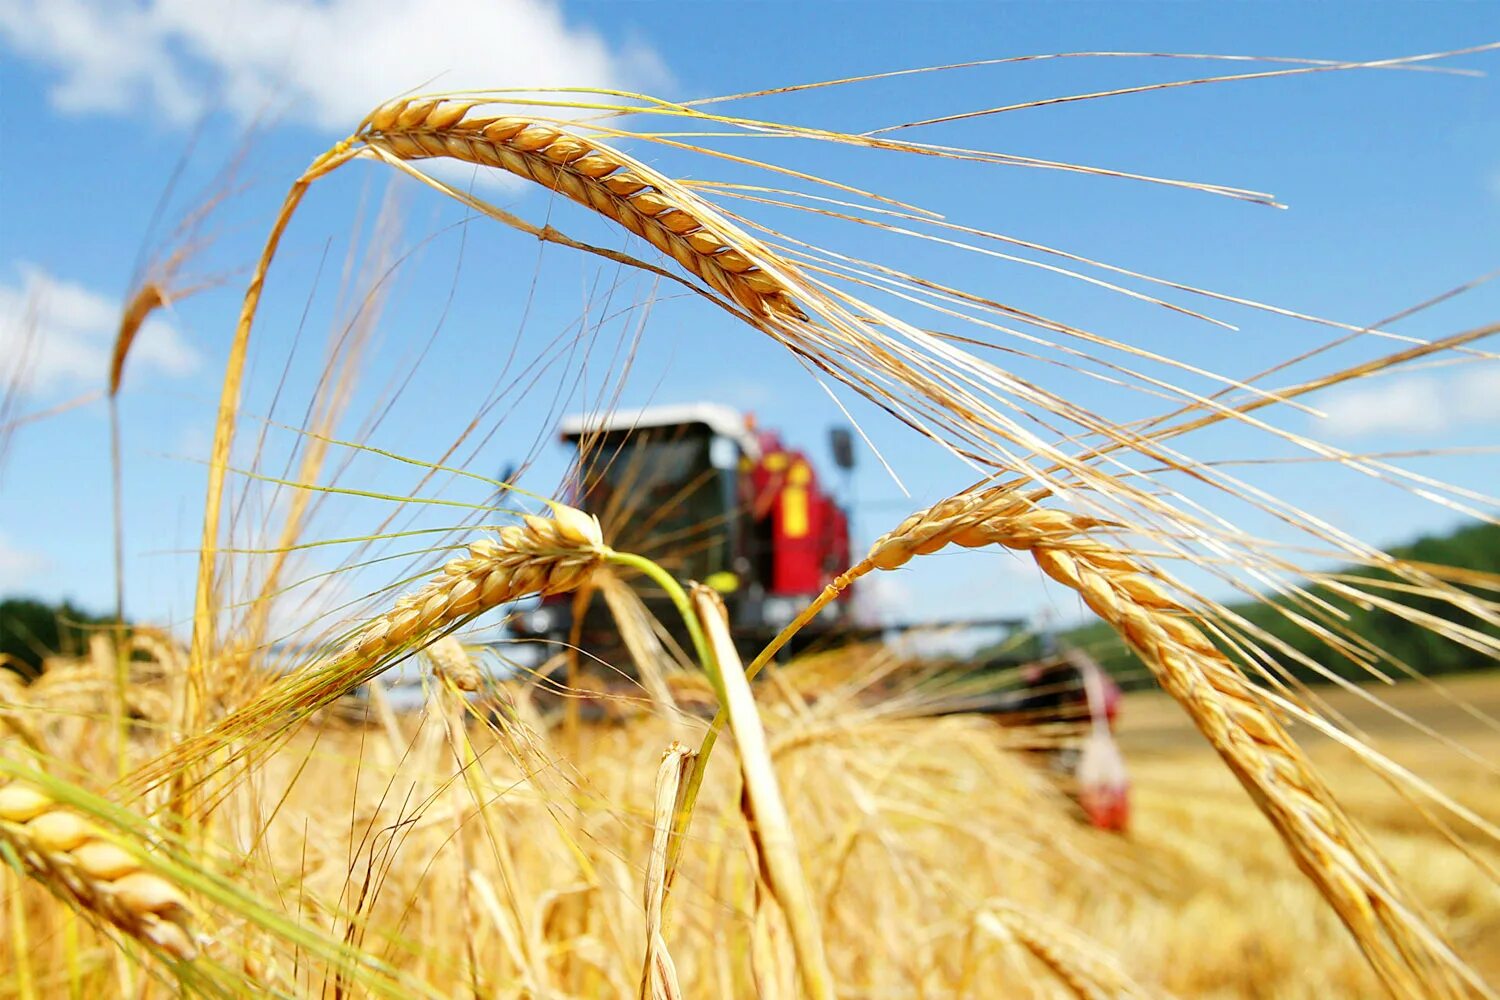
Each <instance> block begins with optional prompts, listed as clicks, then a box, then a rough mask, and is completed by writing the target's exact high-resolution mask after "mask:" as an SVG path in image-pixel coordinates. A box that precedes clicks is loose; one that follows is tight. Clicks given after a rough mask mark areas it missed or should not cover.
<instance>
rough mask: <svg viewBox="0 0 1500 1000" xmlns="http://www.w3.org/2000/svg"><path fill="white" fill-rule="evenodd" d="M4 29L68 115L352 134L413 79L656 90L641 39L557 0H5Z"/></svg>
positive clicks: (429, 86) (428, 85)
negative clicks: (209, 112) (582, 18)
mask: <svg viewBox="0 0 1500 1000" xmlns="http://www.w3.org/2000/svg"><path fill="white" fill-rule="evenodd" d="M0 36H3V37H4V38H5V39H7V40H8V41H9V44H10V45H11V47H12V48H14V49H15V50H16V51H18V52H20V53H22V54H23V55H25V56H28V57H30V58H32V59H34V60H36V61H38V62H42V63H46V64H49V65H50V66H52V67H53V68H54V69H55V70H56V71H57V73H58V78H57V80H56V82H55V84H54V86H53V88H52V91H51V99H52V101H53V103H54V104H55V105H56V106H57V107H58V108H60V109H62V110H65V111H70V112H89V111H108V112H126V111H130V110H132V109H134V108H136V107H138V106H140V105H145V106H146V107H148V108H149V109H150V111H151V112H153V113H155V114H160V115H163V116H165V117H166V118H168V119H170V120H171V121H174V122H177V123H182V122H185V121H188V120H190V119H192V118H193V117H194V116H195V115H197V114H200V113H201V112H202V111H203V110H205V109H206V108H208V107H210V106H212V105H213V104H221V105H222V106H224V107H226V108H228V109H229V110H230V111H232V112H234V113H235V114H236V115H238V116H239V117H240V118H242V119H250V118H254V117H256V116H259V115H263V114H266V113H272V114H280V115H284V116H285V118H286V119H287V120H292V121H297V122H299V123H302V124H306V125H311V126H314V127H317V128H323V129H328V130H333V131H349V130H352V129H353V127H354V125H355V124H356V123H357V122H358V121H359V120H360V119H361V118H362V117H363V116H364V115H365V114H366V113H367V112H368V111H369V110H370V109H371V108H372V107H374V106H375V105H376V104H378V103H379V102H381V101H383V100H386V99H388V98H390V97H393V96H395V95H397V94H399V93H401V92H403V91H406V90H409V89H412V88H421V89H424V90H434V89H440V90H460V89H479V88H494V87H515V86H532V87H551V86H613V87H620V86H627V87H628V86H629V85H631V84H635V85H637V87H641V86H649V85H652V84H654V83H658V82H660V81H661V80H662V79H663V78H664V77H665V71H664V70H663V68H662V65H661V63H660V61H659V60H658V59H657V57H656V56H655V55H654V54H653V53H652V52H651V51H650V50H649V49H648V48H646V47H644V46H642V45H640V44H628V43H627V44H618V43H615V42H614V41H612V40H606V39H605V38H603V37H602V36H601V35H599V34H598V33H597V32H594V31H591V30H588V29H586V28H581V27H578V26H574V25H569V24H568V23H567V22H566V20H565V19H564V17H563V14H562V11H561V9H560V7H559V6H558V4H557V3H556V2H554V0H323V2H315V0H259V2H256V3H244V4H232V5H231V4H223V3H204V2H201V0H147V2H145V3H143V4H135V3H120V2H118V0H0Z"/></svg>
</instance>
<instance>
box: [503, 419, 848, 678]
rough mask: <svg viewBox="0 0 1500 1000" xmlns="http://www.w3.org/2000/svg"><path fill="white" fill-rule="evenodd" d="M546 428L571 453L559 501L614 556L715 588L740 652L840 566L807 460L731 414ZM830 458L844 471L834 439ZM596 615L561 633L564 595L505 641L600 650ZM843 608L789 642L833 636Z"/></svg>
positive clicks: (593, 608)
mask: <svg viewBox="0 0 1500 1000" xmlns="http://www.w3.org/2000/svg"><path fill="white" fill-rule="evenodd" d="M559 431H560V436H561V438H562V440H563V441H564V442H565V443H567V444H569V445H572V446H573V447H574V449H575V455H574V460H573V465H572V468H571V471H570V473H569V477H568V482H567V487H566V494H567V497H568V499H569V502H571V503H574V504H575V505H577V506H580V507H582V508H583V509H584V510H587V511H588V512H589V513H591V514H595V515H597V516H598V517H599V519H600V521H601V522H602V523H603V525H604V529H605V537H606V538H607V539H609V541H610V544H612V545H613V546H614V547H616V548H618V549H620V550H622V551H628V552H635V553H638V554H640V555H644V556H647V557H648V558H651V559H653V560H655V561H656V562H658V563H660V564H661V565H662V566H663V567H664V568H666V569H667V570H668V571H669V572H671V573H672V574H673V575H674V576H675V577H677V578H678V579H682V580H687V579H692V580H697V581H699V582H701V583H704V584H706V585H707V586H710V587H712V588H714V589H715V590H717V591H718V592H719V593H720V594H721V595H722V596H723V598H724V602H725V605H726V606H727V607H728V609H729V613H730V621H731V625H732V628H733V631H734V633H735V636H736V639H737V641H739V642H740V644H741V645H742V646H743V647H744V648H745V649H746V650H747V651H751V652H753V651H755V650H758V649H759V648H760V647H761V646H762V645H764V644H765V643H766V642H768V641H769V640H770V639H771V638H772V637H773V636H774V635H775V634H776V633H777V632H778V631H779V630H780V629H781V628H782V627H783V626H784V625H786V624H787V623H788V622H790V621H791V620H792V618H793V617H794V616H795V615H796V614H797V612H798V611H800V610H801V609H802V608H803V607H804V606H805V605H806V604H807V603H809V602H810V601H811V600H812V599H813V597H815V596H816V595H817V594H818V592H819V591H821V590H822V589H823V587H824V586H825V585H826V584H827V583H828V582H829V581H830V580H831V579H832V578H833V576H834V575H836V574H837V573H839V572H840V571H842V570H843V569H844V568H845V567H847V566H848V564H849V555H850V547H849V519H848V514H847V512H846V511H845V509H844V508H843V507H841V506H840V505H839V504H838V503H837V502H836V501H835V500H834V498H833V497H832V496H830V495H829V494H828V492H827V491H826V490H825V489H824V487H823V485H822V483H821V482H820V480H819V477H818V475H817V473H816V472H815V470H814V468H813V464H812V462H811V461H810V460H809V459H808V457H807V456H806V455H805V454H804V453H803V452H801V451H799V450H797V449H794V448H789V447H787V446H786V445H785V444H784V443H783V442H782V440H781V438H780V436H779V435H778V434H777V433H776V432H774V431H770V430H764V429H759V428H757V427H756V426H755V423H754V420H753V419H752V418H750V417H749V416H747V415H746V414H743V413H740V412H739V411H737V410H735V409H733V408H731V407H728V406H724V405H722V404H718V403H708V402H703V403H691V404H686V405H676V406H654V407H648V408H646V409H640V410H632V411H615V412H613V413H610V414H607V415H587V416H573V417H568V418H565V419H564V420H563V421H562V423H561V425H560V427H559ZM834 453H835V458H836V462H837V464H838V465H839V466H840V467H841V468H845V469H847V468H849V467H851V466H852V463H853V448H852V445H851V444H850V442H849V441H848V440H847V438H844V439H840V438H839V436H838V435H837V434H836V435H835V440H834ZM633 583H634V585H635V586H636V588H637V591H638V593H639V594H640V596H641V597H642V598H643V599H644V600H645V602H646V605H647V607H648V608H649V609H650V610H652V611H653V612H654V613H655V614H656V617H657V619H658V620H659V621H661V622H662V623H663V625H665V626H666V627H667V628H668V629H669V630H671V631H674V632H675V631H676V630H677V625H678V623H677V621H676V617H677V616H676V614H675V612H673V611H672V609H671V608H670V606H669V605H668V604H667V601H666V597H665V595H663V594H661V593H659V592H656V591H654V590H653V589H651V588H649V586H648V584H647V583H646V581H644V580H636V581H633ZM602 604H603V602H601V601H594V602H591V603H590V605H589V610H588V611H587V612H586V614H585V617H584V620H583V621H582V622H575V621H574V618H573V615H574V606H575V605H574V600H573V598H571V597H569V596H559V597H556V598H551V599H548V600H544V601H543V602H541V603H540V604H539V605H537V606H536V607H535V608H534V609H532V610H530V611H527V612H522V613H521V614H519V615H517V616H516V618H515V619H514V620H513V623H512V630H513V631H514V632H515V633H516V634H517V635H518V636H520V637H522V638H531V639H542V640H547V641H551V642H567V641H570V640H572V639H574V638H575V637H576V641H578V642H579V644H580V645H581V646H582V647H583V648H585V649H587V650H590V651H595V652H598V651H602V650H612V649H613V648H614V645H615V644H614V642H613V639H612V634H613V631H614V630H613V628H612V623H611V622H610V620H609V614H608V611H607V609H606V608H604V607H602ZM848 609H849V604H848V601H847V599H841V600H839V601H836V602H834V603H833V604H831V605H830V606H829V607H828V608H826V609H825V610H824V613H823V614H822V615H820V616H819V618H818V620H816V621H814V622H812V623H810V624H809V625H808V626H807V628H806V629H805V630H804V636H803V638H802V641H803V642H806V641H809V640H812V639H815V638H816V637H818V636H820V635H827V634H828V633H829V632H831V631H834V630H837V629H840V628H841V627H843V626H844V625H845V624H846V623H847V619H848V617H849V615H848Z"/></svg>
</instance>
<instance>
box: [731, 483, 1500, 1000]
mask: <svg viewBox="0 0 1500 1000" xmlns="http://www.w3.org/2000/svg"><path fill="white" fill-rule="evenodd" d="M1100 525H1101V522H1100V521H1099V520H1098V519H1096V518H1092V517H1087V516H1082V515H1077V514H1072V513H1069V512H1067V511H1062V510H1053V509H1046V508H1042V507H1038V506H1037V505H1036V504H1035V502H1034V501H1033V500H1031V499H1029V498H1027V497H1025V496H1023V495H1021V494H1019V493H1017V492H1016V491H1014V490H1012V489H1010V488H1007V487H998V488H992V489H988V490H978V491H972V492H968V493H964V494H960V495H958V496H955V497H950V498H949V499H947V500H944V501H941V502H940V503H938V504H936V505H934V506H933V507H930V508H928V509H926V510H923V511H919V512H917V513H915V514H913V515H911V516H910V517H908V518H906V520H904V521H903V522H902V523H901V524H900V525H899V526H898V527H897V528H896V529H895V530H894V531H891V532H888V533H887V534H885V535H883V536H881V537H880V538H879V539H877V540H876V542H875V544H874V545H873V546H871V548H870V552H869V554H868V555H867V556H866V557H865V559H864V560H863V561H861V562H860V563H858V564H857V565H855V566H853V567H851V568H850V569H849V570H847V571H846V572H845V573H843V574H842V575H840V576H839V577H838V578H837V579H836V580H835V581H834V582H833V583H832V584H830V585H829V586H828V588H827V589H826V590H825V591H824V593H823V594H822V595H820V597H819V599H818V600H817V601H815V602H814V603H813V605H812V606H810V607H809V608H808V609H807V610H806V611H805V612H804V614H803V615H800V616H799V618H798V621H799V622H805V621H806V620H809V619H810V617H811V615H813V614H816V613H817V611H818V610H819V609H821V607H822V606H824V605H825V604H826V603H827V602H828V601H829V600H831V599H832V598H833V597H834V596H835V595H837V593H838V592H840V591H841V590H843V589H844V588H845V587H847V586H848V585H849V584H850V583H851V582H853V581H854V580H856V579H858V578H859V577H861V576H864V575H865V574H867V573H869V572H872V571H874V570H877V569H880V570H893V569H896V568H898V567H900V566H903V565H905V564H906V563H907V562H908V561H909V560H911V559H912V558H913V557H915V556H919V555H927V554H930V553H933V552H937V551H938V550H939V549H942V548H945V547H947V546H949V545H958V546H962V547H965V548H978V547H983V546H987V545H1001V546H1004V547H1005V548H1008V549H1013V550H1016V551H1023V552H1028V553H1030V555H1031V556H1032V558H1033V559H1034V560H1035V561H1036V563H1037V565H1038V566H1039V567H1040V568H1041V569H1042V571H1043V572H1044V573H1046V574H1047V575H1048V576H1050V577H1051V578H1052V579H1054V580H1056V581H1057V582H1058V583H1061V584H1062V585H1063V586H1065V587H1068V588H1069V589H1071V590H1073V591H1075V592H1076V593H1077V594H1078V595H1079V596H1080V597H1081V598H1082V599H1083V601H1084V603H1085V604H1087V605H1088V607H1089V609H1090V610H1092V611H1093V612H1094V613H1095V614H1096V615H1098V616H1099V617H1100V618H1101V619H1102V620H1104V621H1105V622H1106V623H1108V624H1109V625H1111V626H1112V627H1113V628H1114V629H1115V630H1116V631H1117V632H1118V633H1119V634H1120V635H1121V637H1122V638H1124V639H1125V641H1126V642H1127V643H1129V645H1130V646H1131V648H1133V649H1134V650H1135V651H1136V652H1137V653H1138V654H1139V655H1140V657H1141V659H1142V660H1143V661H1145V663H1146V664H1147V666H1149V667H1150V668H1151V671H1152V673H1153V674H1154V675H1155V677H1156V679H1157V681H1158V683H1160V684H1161V686H1162V687H1163V688H1164V689H1165V690H1166V691H1167V692H1168V693H1169V694H1171V695H1172V696H1173V697H1174V698H1175V699H1176V700H1177V701H1178V702H1179V703H1180V704H1181V705H1182V706H1183V707H1184V708H1185V709H1187V711H1188V714H1189V715H1190V716H1191V717H1192V719H1193V722H1194V723H1195V725H1196V726H1197V727H1198V729H1199V731H1200V732H1202V733H1203V735H1204V736H1205V737H1206V738H1207V739H1208V741H1209V743H1210V744H1211V745H1212V746H1213V747H1214V749H1215V750H1216V751H1217V752H1218V753H1219V756H1220V757H1221V758H1222V759H1223V760H1224V762H1225V763H1226V764H1227V765H1228V766H1229V768H1230V769H1231V770H1232V771H1233V772H1234V774H1235V776H1236V777H1237V778H1238V779H1239V781H1240V783H1241V784H1242V785H1243V786H1244V787H1245V789H1246V791H1248V792H1249V793H1250V795H1251V797H1252V798H1253V799H1254V800H1255V802H1256V804H1257V805H1258V806H1259V808H1260V809H1261V811H1262V812H1263V813H1265V815H1266V816H1267V818H1268V819H1270V821H1271V823H1272V825H1273V826H1274V827H1275V828H1276V831H1277V833H1279V834H1280V836H1281V839H1282V841H1283V842H1284V843H1285V844H1286V846H1287V848H1288V850H1289V851H1290V853H1291V855H1292V858H1293V860H1295V861H1296V863H1297V865H1298V867H1299V868H1300V869H1301V870H1302V871H1303V872H1304V873H1305V874H1306V875H1307V876H1308V877H1309V878H1310V879H1311V880H1312V882H1313V883H1314V884H1315V885H1316V886H1317V887H1318V890H1319V891H1320V892H1321V893H1322V894H1323V896H1324V898H1325V899H1327V900H1328V902H1329V903H1330V905H1332V906H1333V908H1334V910H1335V912H1337V914H1338V916H1339V918H1340V919H1341V920H1342V921H1343V922H1344V924H1345V926H1347V927H1348V928H1349V930H1350V932H1351V933H1352V934H1353V935H1354V938H1355V939H1356V941H1357V942H1358V944H1359V946H1360V948H1361V949H1362V950H1363V952H1364V954H1365V956H1366V958H1367V959H1368V960H1369V962H1370V964H1371V966H1372V967H1373V968H1374V970H1375V972H1376V973H1377V975H1379V976H1380V978H1381V980H1382V981H1383V982H1384V983H1385V985H1386V986H1387V987H1388V988H1389V989H1390V990H1391V992H1392V993H1393V994H1395V995H1397V996H1403V997H1406V996H1411V997H1417V996H1422V997H1461V996H1468V995H1471V994H1470V992H1469V990H1470V988H1475V989H1478V990H1479V991H1480V992H1481V993H1482V994H1483V995H1485V996H1493V995H1494V994H1493V993H1492V992H1491V991H1489V990H1488V989H1487V988H1486V987H1485V986H1484V984H1483V983H1482V982H1481V981H1480V980H1479V979H1478V977H1477V976H1476V975H1475V974H1474V973H1473V971H1472V970H1471V969H1469V968H1468V967H1467V966H1466V965H1465V964H1464V963H1463V962H1462V960H1461V959H1459V958H1458V957H1457V956H1456V955H1455V954H1454V953H1453V952H1452V950H1451V949H1450V948H1449V947H1448V946H1447V944H1446V943H1445V942H1444V941H1443V940H1442V938H1441V936H1440V935H1439V934H1438V933H1437V932H1436V931H1435V930H1434V929H1433V928H1432V927H1431V926H1430V925H1429V922H1428V921H1427V920H1426V919H1425V918H1424V917H1423V916H1422V915H1421V911H1420V909H1419V908H1418V907H1417V905H1416V904H1415V902H1414V901H1413V900H1412V899H1411V898H1410V897H1409V896H1408V895H1407V894H1406V892H1405V891H1404V890H1403V889H1402V888H1401V887H1400V886H1399V885H1398V884H1397V883H1396V881H1395V880H1394V878H1393V877H1392V875H1391V873H1390V871H1389V869H1388V868H1387V866H1386V865H1385V863H1384V861H1383V860H1382V859H1381V858H1380V856H1379V854H1378V853H1377V852H1376V851H1375V849H1374V848H1373V847H1372V846H1371V845H1370V843H1369V842H1368V840H1367V839H1366V838H1365V836H1364V834H1363V833H1362V832H1361V831H1360V829H1359V827H1358V826H1357V825H1356V824H1355V822H1354V821H1353V820H1352V819H1351V818H1350V817H1349V816H1348V815H1346V814H1345V812H1344V811H1343V809H1342V807H1341V806H1340V805H1339V803H1338V801H1337V800H1336V799H1335V797H1334V795H1333V793H1332V792H1331V791H1330V790H1329V789H1328V788H1327V786H1326V785H1325V784H1324V783H1323V781H1322V780H1321V779H1320V778H1319V777H1318V775H1317V773H1316V771H1315V770H1314V768H1313V766H1312V763H1311V762H1310V761H1309V760H1308V759H1307V756H1306V754H1305V753H1304V752H1303V750H1302V748H1301V747H1300V746H1298V745H1297V743H1296V742H1295V741H1294V740H1293V739H1292V737H1291V736H1290V734H1288V733H1287V731H1286V729H1285V728H1284V727H1283V726H1282V724H1281V723H1280V721H1278V719H1277V718H1276V716H1275V715H1273V714H1272V713H1271V711H1270V710H1269V709H1268V708H1267V707H1266V705H1265V704H1264V702H1263V701H1262V700H1261V699H1260V698H1258V697H1257V696H1256V694H1255V692H1254V690H1253V689H1252V687H1251V685H1250V683H1249V681H1248V680H1247V679H1246V678H1245V676H1244V674H1243V673H1242V672H1241V671H1240V670H1239V669H1238V668H1237V667H1236V666H1235V665H1234V663H1233V662H1232V661H1230V660H1229V659H1228V657H1227V656H1225V655H1224V654H1223V653H1222V652H1220V651H1219V649H1218V648H1217V647H1216V646H1215V645H1214V644H1213V642H1211V641H1210V640H1209V638H1208V637H1207V636H1206V635H1205V633H1204V631H1203V630H1202V629H1201V628H1200V627H1199V625H1198V624H1196V623H1195V621H1194V618H1195V615H1194V613H1193V612H1192V611H1191V610H1189V609H1188V608H1187V607H1185V606H1184V605H1183V603H1182V602H1181V601H1180V600H1178V599H1177V598H1176V597H1174V596H1173V595H1172V594H1171V593H1170V592H1169V591H1168V590H1167V589H1166V588H1165V587H1164V586H1163V585H1162V584H1161V583H1160V582H1159V581H1158V580H1157V579H1155V578H1153V576H1152V574H1150V573H1149V572H1147V571H1146V569H1145V568H1144V567H1143V566H1142V564H1141V563H1140V562H1139V561H1137V560H1136V559H1135V558H1134V557H1132V556H1131V555H1129V554H1127V553H1125V552H1123V551H1121V550H1120V549H1118V548H1115V547H1113V546H1111V545H1108V544H1104V543H1102V542H1100V541H1098V540H1097V539H1095V538H1092V537H1089V536H1088V534H1087V533H1088V532H1089V531H1090V529H1093V528H1097V527H1099V526H1100ZM796 624H797V623H796V622H794V623H793V625H794V626H795V625H796ZM792 631H793V628H792V627H789V628H788V629H787V630H786V631H785V632H783V636H785V635H788V634H790V633H791V632H792ZM775 645H777V644H773V647H772V649H770V650H768V651H767V652H773V651H774V647H775ZM766 658H767V654H766V653H763V654H762V655H761V657H759V658H757V660H756V663H755V664H752V666H751V671H752V672H753V671H754V670H755V669H756V667H757V666H758V665H759V664H760V663H762V662H763V661H764V660H765V659H766ZM1466 984H1467V985H1466Z"/></svg>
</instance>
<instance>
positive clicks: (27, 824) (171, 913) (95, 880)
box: [0, 780, 198, 961]
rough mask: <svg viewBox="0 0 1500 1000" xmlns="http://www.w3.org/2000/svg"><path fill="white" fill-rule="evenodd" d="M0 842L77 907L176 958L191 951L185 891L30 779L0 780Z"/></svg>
mask: <svg viewBox="0 0 1500 1000" xmlns="http://www.w3.org/2000/svg"><path fill="white" fill-rule="evenodd" d="M0 846H3V847H4V848H5V849H6V853H12V852H13V853H14V856H15V857H16V858H18V859H19V860H20V862H21V866H22V868H23V869H24V870H25V872H26V874H27V875H29V876H31V877H32V878H33V879H35V880H36V881H37V882H39V883H41V884H42V885H44V886H46V887H47V888H48V889H50V890H51V891H52V892H54V893H55V894H57V895H58V896H61V897H62V898H64V899H66V900H68V901H69V902H71V903H72V904H73V905H74V906H76V907H78V908H79V909H81V910H83V911H85V912H87V913H91V914H93V915H94V916H96V917H98V918H100V919H102V920H104V921H105V922H107V923H109V924H112V925H114V926H115V927H117V928H119V929H120V930H121V931H124V932H125V933H126V934H129V935H130V936H131V937H133V938H136V939H137V940H139V941H141V942H143V943H145V944H147V945H150V946H152V947H154V948H155V949H157V950H159V951H160V952H162V953H164V954H166V955H168V956H170V957H172V958H176V959H181V960H184V961H186V960H189V959H192V958H194V957H196V956H197V953H198V949H197V945H196V944H195V935H194V933H193V927H192V922H191V914H190V911H189V909H188V903H187V897H186V896H185V895H183V893H182V891H181V890H179V889H178V888H177V886H175V885H174V884H172V883H171V882H170V881H168V880H167V879H165V878H163V877H162V876H161V875H159V874H157V873H156V872H154V871H151V870H150V869H149V868H148V866H147V864H146V862H145V861H144V860H143V855H142V854H141V853H140V852H139V851H138V850H129V849H127V848H125V847H123V846H121V844H119V843H118V842H117V841H115V840H113V839H110V838H109V837H107V836H105V835H104V833H103V832H102V831H100V830H99V829H97V828H96V827H94V826H93V825H91V824H90V823H88V822H87V821H86V820H84V819H83V818H82V817H81V816H79V815H78V814H77V813H75V812H74V811H73V810H71V809H69V808H68V807H67V806H65V805H63V804H62V803H60V802H57V801H56V800H54V799H53V798H52V797H51V796H49V795H47V794H46V793H45V792H44V791H42V790H41V789H40V788H37V787H36V786H34V785H32V784H30V783H28V782H25V781H21V780H14V781H10V782H8V783H7V784H5V785H3V786H0Z"/></svg>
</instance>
